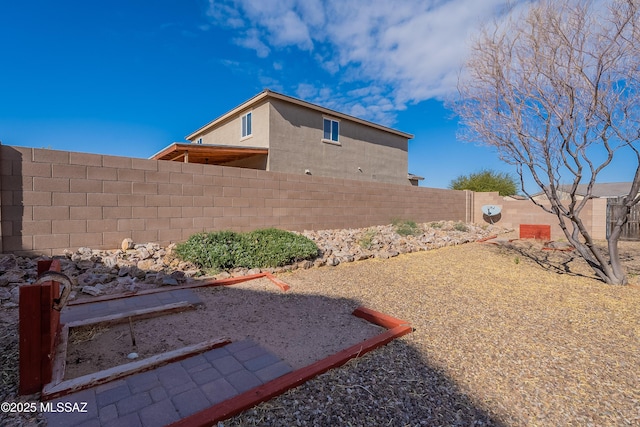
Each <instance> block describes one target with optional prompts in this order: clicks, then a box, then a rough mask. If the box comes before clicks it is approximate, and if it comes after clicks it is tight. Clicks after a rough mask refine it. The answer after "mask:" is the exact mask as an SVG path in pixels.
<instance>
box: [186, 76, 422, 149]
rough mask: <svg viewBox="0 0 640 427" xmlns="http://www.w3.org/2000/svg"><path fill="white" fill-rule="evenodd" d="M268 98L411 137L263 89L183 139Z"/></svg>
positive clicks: (193, 137) (196, 135) (191, 136)
mask: <svg viewBox="0 0 640 427" xmlns="http://www.w3.org/2000/svg"><path fill="white" fill-rule="evenodd" d="M268 98H273V99H280V100H282V101H286V102H289V103H292V104H296V105H300V106H302V107H306V108H310V109H312V110H316V111H319V112H321V113H323V114H327V115H331V116H334V117H336V118H340V119H345V120H350V121H353V122H356V123H360V124H363V125H366V126H369V127H372V128H375V129H379V130H382V131H385V132H389V133H392V134H394V135H398V136H401V137H403V138H407V139H413V135H411V134H409V133H405V132H401V131H399V130H396V129H392V128H389V127H386V126H382V125H379V124H377V123H373V122H370V121H367V120H363V119H359V118H357V117H354V116H350V115H348V114H344V113H340V112H339V111H335V110H331V109H329V108H325V107H321V106H319V105H316V104H312V103H311V102H307V101H303V100H301V99H297V98H293V97H291V96H287V95H283V94H281V93H278V92H274V91H272V90H270V89H265V90H264V91H262V92H260V93H259V94H257V95H256V96H254V97H253V98H251V99H249V100H248V101H246V102H244V103H242V104H240V105H238V106H237V107H236V108H234V109H233V110H231V111H229V112H227V113H225V114H223V115H222V116H220V117H218V118H217V119H215V120H213V121H211V122H209V123H207V124H206V125H204V126H202V127H201V128H199V129H198V130H196V131H195V132H193V133H191V134H190V135H187V136H186V137H185V139H187V140H189V141H191V140H194V139H196V138H197V137H198V136H200V135H202V134H204V133H205V132H207V131H208V130H209V129H211V128H214V127H216V126H217V125H218V124H220V123H222V122H224V121H225V120H227V119H229V118H230V117H233V116H235V115H237V114H238V113H240V112H241V111H243V110H246V109H247V108H250V107H252V106H254V105H256V104H258V103H260V102H262V101H263V100H265V99H268Z"/></svg>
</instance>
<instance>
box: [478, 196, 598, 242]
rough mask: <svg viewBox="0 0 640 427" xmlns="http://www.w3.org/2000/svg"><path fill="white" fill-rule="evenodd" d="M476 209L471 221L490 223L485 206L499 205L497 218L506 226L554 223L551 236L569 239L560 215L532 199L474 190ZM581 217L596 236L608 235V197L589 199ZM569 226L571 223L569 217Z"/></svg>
mask: <svg viewBox="0 0 640 427" xmlns="http://www.w3.org/2000/svg"><path fill="white" fill-rule="evenodd" d="M472 198H473V212H472V214H471V217H472V220H471V222H475V223H478V224H481V223H483V222H484V223H486V222H487V219H486V218H483V214H482V206H484V205H498V206H502V212H501V217H500V219H499V220H498V221H496V224H497V225H501V226H503V227H509V228H514V229H515V230H516V231H517V230H518V229H519V226H520V224H545V225H546V224H549V225H551V238H552V239H554V240H557V239H566V237H565V235H564V233H563V232H562V229H561V228H560V226H559V225H558V219H557V218H556V216H555V215H552V214H550V213H548V212H545V211H544V210H543V209H542V208H540V207H538V206H536V205H534V204H533V202H531V201H530V200H512V199H505V198H503V197H502V196H500V195H499V194H498V193H497V192H495V193H494V192H488V193H472ZM581 218H582V220H583V222H584V224H585V226H586V228H587V229H588V230H589V232H590V233H591V237H592V238H594V239H606V238H607V223H606V218H607V201H606V199H593V200H590V201H588V202H587V206H585V208H584V210H583V211H582V215H581ZM566 224H567V227H568V228H569V230H572V227H571V225H570V224H569V222H568V221H566Z"/></svg>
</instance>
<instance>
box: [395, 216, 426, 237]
mask: <svg viewBox="0 0 640 427" xmlns="http://www.w3.org/2000/svg"><path fill="white" fill-rule="evenodd" d="M391 224H392V225H393V226H394V227H395V229H396V233H398V234H399V235H401V236H417V235H418V234H421V233H422V230H420V227H418V224H416V223H415V221H405V220H399V219H394V220H392V221H391Z"/></svg>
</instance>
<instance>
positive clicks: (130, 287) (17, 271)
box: [0, 221, 561, 308]
mask: <svg viewBox="0 0 640 427" xmlns="http://www.w3.org/2000/svg"><path fill="white" fill-rule="evenodd" d="M465 226H466V229H467V231H459V230H458V229H460V228H464V227H459V223H456V222H453V221H440V222H434V223H425V224H417V225H416V228H415V230H414V231H415V233H413V234H410V235H406V236H404V235H400V234H398V233H397V230H396V227H394V226H393V225H379V226H372V227H368V228H359V229H338V230H314V231H303V232H302V233H299V234H302V235H304V236H306V237H308V238H309V239H311V240H313V241H314V242H315V243H316V245H317V246H318V257H316V258H315V259H309V260H303V261H297V262H295V263H293V264H292V265H288V266H282V267H277V268H269V269H262V270H261V269H251V270H249V269H246V268H239V269H234V270H233V271H230V272H227V271H222V272H219V273H217V274H216V275H215V278H216V279H224V278H229V277H232V275H233V276H234V277H235V276H242V275H247V274H257V273H260V272H261V271H269V272H273V273H280V272H285V271H291V270H294V269H297V268H301V269H307V268H312V267H316V268H318V267H323V266H327V265H328V266H337V265H339V264H341V263H349V262H353V261H362V260H366V259H369V258H382V259H386V258H391V257H395V256H398V255H399V254H404V253H411V252H417V251H423V250H429V249H434V248H440V247H443V246H449V245H458V244H463V243H467V242H473V241H476V240H480V239H482V238H485V237H488V236H491V235H498V234H502V233H505V232H509V231H511V230H507V229H503V228H502V227H497V226H495V225H485V226H478V225H474V224H465ZM552 247H554V248H558V247H561V245H557V246H552ZM175 248H176V244H175V243H172V244H170V245H168V246H167V247H162V246H160V245H159V244H157V243H144V244H134V242H133V240H131V239H124V240H123V241H122V244H121V246H120V248H118V249H115V250H95V249H91V248H89V247H81V248H78V249H77V250H76V251H71V250H67V251H65V253H64V257H62V258H60V262H61V271H62V272H63V273H64V274H66V275H67V276H68V277H70V278H71V280H72V281H73V283H74V284H75V285H76V286H75V288H74V289H75V290H74V291H73V292H72V295H71V297H70V300H74V299H77V298H87V297H89V296H98V295H105V294H106V295H109V294H115V293H121V292H136V291H139V290H144V289H152V288H154V287H158V286H177V285H183V284H190V283H194V282H195V280H196V279H195V278H197V277H202V276H203V274H204V272H203V271H201V270H200V269H199V268H198V267H197V266H195V265H194V264H192V263H190V262H186V261H182V260H180V259H179V258H177V257H176V255H175ZM42 259H43V258H42V257H21V256H16V255H13V254H0V302H1V304H2V307H3V308H9V307H12V306H15V304H17V303H18V299H19V285H21V284H27V283H32V282H33V281H34V280H35V279H36V276H37V272H36V268H37V261H38V260H42ZM7 292H9V293H8V294H7Z"/></svg>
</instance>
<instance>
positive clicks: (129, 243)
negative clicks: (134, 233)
mask: <svg viewBox="0 0 640 427" xmlns="http://www.w3.org/2000/svg"><path fill="white" fill-rule="evenodd" d="M120 248H121V249H122V250H123V251H126V250H129V249H133V240H131V239H129V238H126V239H124V240H123V241H122V244H121V245H120Z"/></svg>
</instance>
